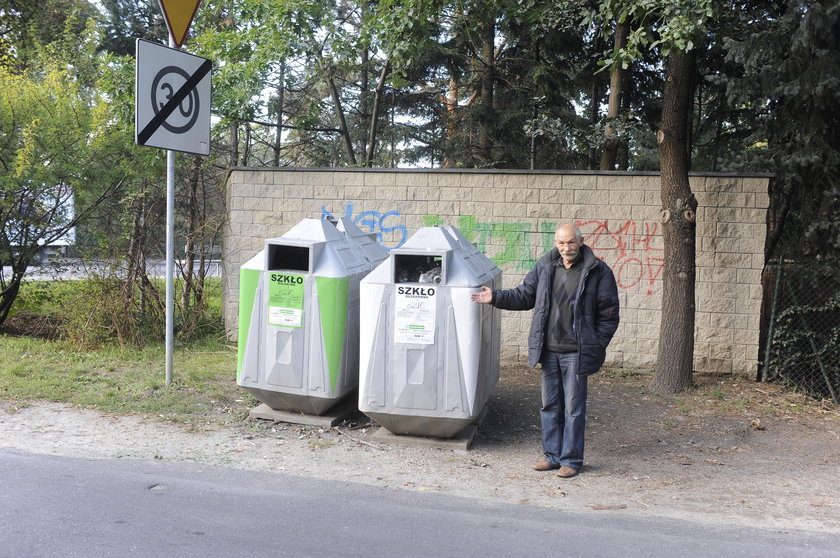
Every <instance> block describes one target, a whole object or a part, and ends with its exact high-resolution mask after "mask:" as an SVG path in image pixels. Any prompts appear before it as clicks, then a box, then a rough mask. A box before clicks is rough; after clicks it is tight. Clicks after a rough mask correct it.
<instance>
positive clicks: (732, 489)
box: [0, 366, 840, 533]
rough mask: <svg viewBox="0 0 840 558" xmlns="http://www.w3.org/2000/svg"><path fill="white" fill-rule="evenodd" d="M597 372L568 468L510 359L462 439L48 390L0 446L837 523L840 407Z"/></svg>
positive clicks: (360, 421)
mask: <svg viewBox="0 0 840 558" xmlns="http://www.w3.org/2000/svg"><path fill="white" fill-rule="evenodd" d="M648 380H649V377H646V376H643V375H628V374H620V373H609V372H602V373H600V374H598V375H596V376H593V377H592V379H591V380H590V389H589V412H588V418H589V421H588V428H587V449H586V463H585V465H584V468H583V469H582V471H581V474H580V475H578V476H577V477H575V478H572V479H560V478H558V477H556V476H555V475H554V474H552V473H538V472H535V471H533V470H531V468H530V466H531V465H532V464H533V463H534V462H536V461H537V460H539V459H541V451H540V438H539V421H538V409H539V399H540V396H539V380H538V372H537V371H535V370H531V369H528V368H527V367H524V366H507V367H504V368H503V370H502V377H501V380H500V382H499V384H498V385H497V387H496V389H495V390H494V393H493V395H492V397H491V400H490V403H489V407H488V413H487V415H486V418H485V419H484V421H483V423H482V424H481V428H480V430H479V433H478V435H477V437H476V438H475V441H474V442H473V444H472V446H471V447H470V449H469V450H468V451H462V450H451V449H440V448H434V447H416V446H410V445H404V444H401V443H389V444H387V445H386V444H383V443H378V442H375V441H372V439H371V437H372V434H373V433H374V431H375V429H376V428H377V426H376V425H375V424H371V423H370V421H369V420H368V419H367V417H365V416H364V415H361V414H360V413H357V414H356V415H354V416H353V417H351V418H350V419H348V421H345V423H344V424H342V425H341V426H339V427H336V428H332V429H330V428H318V427H312V426H300V425H292V424H286V423H272V422H268V421H257V420H248V421H244V422H241V423H237V424H234V425H231V426H229V427H219V426H216V427H206V428H200V429H197V428H195V427H192V428H186V427H184V426H179V425H173V424H168V423H165V422H161V421H160V420H159V419H155V418H154V417H141V416H113V415H108V414H104V413H101V412H97V411H92V410H86V409H79V408H73V407H69V406H66V405H61V404H56V403H46V402H23V403H21V402H10V401H5V402H0V447H7V448H17V449H21V450H26V451H31V452H39V453H46V454H55V455H64V456H72V457H87V458H121V459H164V460H172V461H189V462H195V463H198V464H201V465H206V466H224V467H237V468H243V469H259V470H267V471H276V472H278V474H293V475H300V476H307V477H314V478H324V479H337V480H344V481H347V482H355V483H364V484H369V485H374V486H377V487H382V488H383V489H394V490H409V491H419V492H423V491H437V492H442V493H447V494H452V495H457V496H463V497H468V498H477V499H482V500H490V501H498V502H508V503H515V504H520V505H531V506H541V507H549V508H555V509H558V510H566V511H575V512H588V513H594V514H602V513H621V514H625V513H627V514H634V515H644V516H659V517H669V518H676V519H689V520H693V521H700V522H706V523H709V524H727V525H730V526H731V525H742V526H750V527H762V528H768V529H774V530H780V531H789V530H815V531H822V532H834V533H840V407H838V406H837V405H833V404H829V403H825V402H817V401H813V400H811V399H808V398H807V397H805V396H802V395H799V394H796V393H792V392H790V391H788V390H786V389H784V388H782V387H780V386H776V385H770V384H759V383H755V382H753V381H751V380H749V379H744V378H738V377H733V376H698V377H696V378H695V383H696V384H697V388H696V389H694V390H692V391H690V392H688V393H685V394H680V395H677V396H663V395H658V394H656V393H652V392H651V391H650V390H649V389H648V388H647V384H648Z"/></svg>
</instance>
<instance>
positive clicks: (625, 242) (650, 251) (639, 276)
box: [577, 220, 665, 295]
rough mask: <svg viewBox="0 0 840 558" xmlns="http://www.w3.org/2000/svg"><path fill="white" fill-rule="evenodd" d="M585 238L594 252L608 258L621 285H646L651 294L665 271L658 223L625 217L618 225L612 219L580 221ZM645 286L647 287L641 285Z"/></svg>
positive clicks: (608, 262)
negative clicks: (629, 219)
mask: <svg viewBox="0 0 840 558" xmlns="http://www.w3.org/2000/svg"><path fill="white" fill-rule="evenodd" d="M577 226H578V227H580V230H581V232H582V233H583V241H584V243H586V244H587V245H588V246H589V247H590V248H592V251H593V252H595V255H596V256H598V257H599V258H601V259H602V260H604V261H605V262H607V264H608V265H609V266H610V267H611V268H612V270H613V273H615V280H616V283H618V288H620V289H633V288H639V286H640V285H644V286H646V287H647V292H646V294H648V295H652V294H653V289H654V287H655V286H656V280H657V279H658V278H659V276H660V275H661V274H662V269H663V268H664V267H665V260H664V259H663V257H662V237H661V236H660V235H659V234H658V230H659V223H656V222H647V221H645V222H643V223H637V222H635V221H625V222H624V223H623V224H622V225H620V226H619V227H616V225H615V223H613V225H612V226H611V225H610V222H609V221H594V220H593V221H578V222H577ZM641 288H644V287H641Z"/></svg>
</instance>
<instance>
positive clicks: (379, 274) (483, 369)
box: [359, 226, 502, 438]
mask: <svg viewBox="0 0 840 558" xmlns="http://www.w3.org/2000/svg"><path fill="white" fill-rule="evenodd" d="M501 278H502V272H501V270H500V269H499V268H498V267H497V266H496V265H495V264H493V262H492V261H490V259H489V258H487V256H485V255H484V254H482V253H481V252H480V251H479V250H478V249H477V248H476V247H475V246H474V245H473V244H472V243H470V242H469V240H467V239H466V238H465V237H464V236H463V235H462V234H461V232H460V231H459V230H458V229H457V228H455V227H452V226H438V227H425V228H422V229H420V230H419V231H417V232H416V233H415V234H414V235H413V236H412V237H411V238H410V239H409V240H408V241H407V242H406V243H405V244H404V245H403V246H402V247H400V248H396V249H393V250H391V251H390V252H389V255H388V259H387V260H386V261H384V262H383V263H381V264H379V266H377V268H376V269H374V270H373V271H372V272H371V273H370V274H369V275H368V276H367V277H365V278H364V279H362V282H361V287H360V291H361V293H360V297H361V304H362V308H365V309H366V311H365V312H363V313H362V315H361V316H360V324H359V328H360V336H359V337H360V359H359V368H360V369H359V410H361V411H362V412H364V413H365V414H366V415H368V416H369V417H370V418H372V419H373V420H375V421H376V422H377V423H379V424H380V425H382V426H383V427H385V428H386V429H387V430H389V431H390V432H392V433H393V434H398V435H411V436H424V437H434V438H451V437H453V436H455V435H456V434H458V433H459V432H460V431H461V430H463V429H464V428H465V427H466V426H467V425H469V424H470V423H472V422H474V421H476V419H478V418H479V416H480V414H481V412H482V411H483V410H484V407H485V406H486V404H487V401H488V399H489V397H490V394H491V392H492V390H493V388H494V387H495V385H496V383H497V382H498V380H499V346H500V323H501V315H500V311H499V310H498V309H496V308H494V307H493V306H492V305H489V304H476V303H475V302H473V301H472V300H470V294H472V293H474V292H476V290H477V289H478V288H479V287H481V286H482V285H486V286H488V287H491V288H496V287H498V286H500V285H501Z"/></svg>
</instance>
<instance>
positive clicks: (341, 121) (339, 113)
mask: <svg viewBox="0 0 840 558" xmlns="http://www.w3.org/2000/svg"><path fill="white" fill-rule="evenodd" d="M320 64H321V70H322V71H323V72H324V78H325V79H326V80H327V86H328V87H329V88H330V96H331V97H332V100H333V105H334V106H335V116H336V119H337V120H338V128H339V130H341V137H342V139H343V140H344V149H345V151H346V152H347V160H348V161H349V163H350V164H351V165H354V166H355V165H356V153H355V151H354V150H353V138H352V137H351V136H350V129H349V128H348V127H347V119H346V118H345V117H344V107H343V106H342V105H341V97H340V96H339V94H338V86H337V85H336V84H335V79H333V77H332V75H330V69H329V68H327V67H326V65H325V64H324V63H323V62H321V63H320Z"/></svg>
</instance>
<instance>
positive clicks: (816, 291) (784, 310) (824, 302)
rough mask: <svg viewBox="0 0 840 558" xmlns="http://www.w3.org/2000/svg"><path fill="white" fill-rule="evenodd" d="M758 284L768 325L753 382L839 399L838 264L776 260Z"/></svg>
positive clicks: (839, 316) (839, 304) (839, 269)
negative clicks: (761, 285)
mask: <svg viewBox="0 0 840 558" xmlns="http://www.w3.org/2000/svg"><path fill="white" fill-rule="evenodd" d="M763 282H764V285H765V288H766V292H767V294H768V296H766V297H765V303H766V304H767V305H768V306H767V308H766V312H765V316H768V317H769V319H768V322H769V323H768V324H767V327H766V335H767V339H766V341H765V343H764V359H763V365H762V366H761V368H760V370H759V380H763V381H767V382H776V383H781V384H785V385H788V386H790V387H793V388H795V389H798V390H801V391H803V392H805V393H807V394H808V395H810V396H811V397H816V398H829V399H832V400H833V401H834V402H836V403H840V268H838V266H837V265H829V264H823V263H820V262H817V261H814V262H809V263H807V264H802V263H797V262H791V261H785V260H784V258H780V259H779V261H778V262H777V263H775V264H773V265H768V267H767V268H766V269H765V271H764V277H763ZM763 329H764V328H763Z"/></svg>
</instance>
